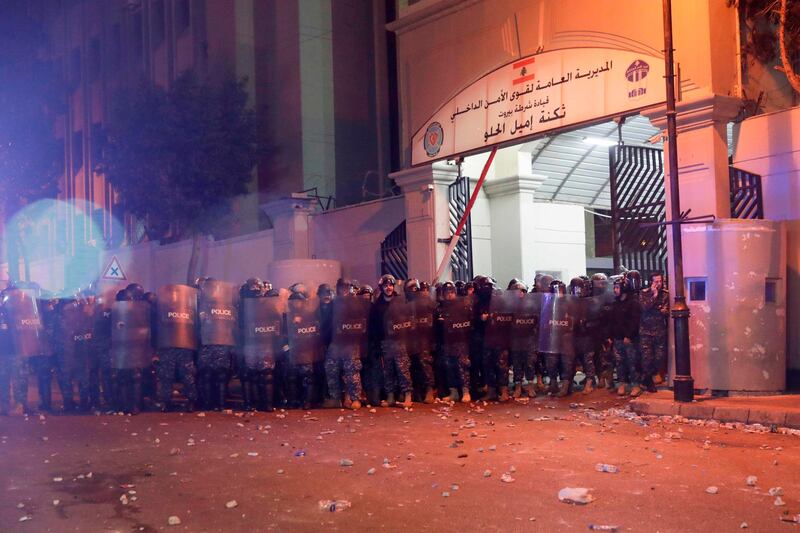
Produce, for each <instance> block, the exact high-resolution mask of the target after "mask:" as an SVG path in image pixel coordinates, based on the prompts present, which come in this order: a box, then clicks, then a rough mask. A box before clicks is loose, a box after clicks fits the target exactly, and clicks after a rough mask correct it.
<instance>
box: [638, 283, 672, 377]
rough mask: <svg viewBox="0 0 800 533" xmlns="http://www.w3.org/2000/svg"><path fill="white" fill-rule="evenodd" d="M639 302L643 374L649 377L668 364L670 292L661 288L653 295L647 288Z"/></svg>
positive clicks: (640, 295) (641, 294)
mask: <svg viewBox="0 0 800 533" xmlns="http://www.w3.org/2000/svg"><path fill="white" fill-rule="evenodd" d="M639 304H640V305H641V307H642V314H641V317H640V318H639V342H640V346H641V350H642V374H643V375H644V376H645V379H648V378H650V377H651V376H653V375H655V374H657V373H658V372H659V371H661V369H662V368H664V366H665V364H666V358H667V317H668V316H669V294H668V293H667V292H666V291H663V290H659V291H658V293H656V294H655V295H653V293H652V291H650V290H649V289H645V290H643V291H641V293H640V294H639Z"/></svg>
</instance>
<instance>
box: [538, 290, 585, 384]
mask: <svg viewBox="0 0 800 533" xmlns="http://www.w3.org/2000/svg"><path fill="white" fill-rule="evenodd" d="M575 319H576V316H575V309H574V302H573V301H572V299H571V298H570V297H568V296H567V287H566V285H564V283H563V282H562V281H561V280H553V281H552V282H550V292H549V293H548V294H545V295H543V297H542V313H541V323H540V325H539V352H540V353H544V354H545V357H546V361H547V375H548V377H549V378H550V384H549V389H548V392H549V393H550V394H552V395H555V396H559V397H563V396H567V395H568V394H569V393H570V392H571V386H572V379H573V377H574V372H575V344H574V332H575V325H576V320H575ZM559 374H560V376H561V383H560V384H559V383H558V378H559Z"/></svg>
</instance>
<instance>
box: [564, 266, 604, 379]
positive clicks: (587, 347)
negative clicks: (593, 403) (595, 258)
mask: <svg viewBox="0 0 800 533" xmlns="http://www.w3.org/2000/svg"><path fill="white" fill-rule="evenodd" d="M590 292H591V289H590V285H589V282H588V278H585V277H584V276H578V277H574V278H572V279H571V280H570V282H569V293H570V295H571V296H572V297H573V298H575V300H574V302H573V303H574V304H575V311H576V312H575V315H576V323H575V337H574V338H575V359H576V361H577V362H578V363H580V365H581V368H582V369H583V373H584V375H585V376H586V379H585V380H584V382H583V392H584V393H586V394H589V393H590V392H591V391H592V390H593V389H594V382H595V379H596V378H597V370H596V368H595V361H594V338H593V336H592V331H591V318H592V317H591V315H592V314H593V313H594V311H595V309H594V306H593V305H592V303H593V300H592V299H591V293H590Z"/></svg>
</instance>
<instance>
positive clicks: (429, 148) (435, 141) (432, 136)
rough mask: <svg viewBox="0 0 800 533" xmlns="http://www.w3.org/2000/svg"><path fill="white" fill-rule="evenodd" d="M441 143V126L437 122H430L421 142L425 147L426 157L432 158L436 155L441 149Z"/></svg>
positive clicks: (442, 131) (442, 137)
mask: <svg viewBox="0 0 800 533" xmlns="http://www.w3.org/2000/svg"><path fill="white" fill-rule="evenodd" d="M443 142H444V130H443V129H442V125H441V124H439V123H438V122H431V124H430V126H428V130H427V131H426V132H425V137H424V138H423V140H422V144H423V146H424V147H425V153H426V154H428V157H434V156H435V155H436V154H438V153H439V150H441V148H442V143H443Z"/></svg>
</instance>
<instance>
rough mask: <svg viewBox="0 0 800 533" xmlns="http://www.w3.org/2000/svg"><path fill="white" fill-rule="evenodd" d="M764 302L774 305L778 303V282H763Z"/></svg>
mask: <svg viewBox="0 0 800 533" xmlns="http://www.w3.org/2000/svg"><path fill="white" fill-rule="evenodd" d="M764 302H766V303H768V304H774V303H777V302H778V280H777V279H774V278H773V279H770V278H767V280H766V281H765V282H764Z"/></svg>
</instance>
